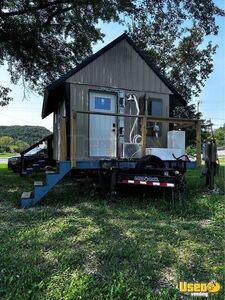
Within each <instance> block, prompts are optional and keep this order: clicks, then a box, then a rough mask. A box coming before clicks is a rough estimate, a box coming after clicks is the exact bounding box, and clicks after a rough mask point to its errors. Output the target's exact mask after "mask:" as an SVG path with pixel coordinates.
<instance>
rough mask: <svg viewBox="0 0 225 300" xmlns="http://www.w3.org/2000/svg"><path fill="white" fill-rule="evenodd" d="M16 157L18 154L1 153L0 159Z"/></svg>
mask: <svg viewBox="0 0 225 300" xmlns="http://www.w3.org/2000/svg"><path fill="white" fill-rule="evenodd" d="M16 155H17V153H0V158H9V157H12V156H16Z"/></svg>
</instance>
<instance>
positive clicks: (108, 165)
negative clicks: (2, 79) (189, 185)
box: [21, 111, 201, 208]
mask: <svg viewBox="0 0 225 300" xmlns="http://www.w3.org/2000/svg"><path fill="white" fill-rule="evenodd" d="M79 113H80V114H88V115H91V114H98V115H103V113H99V112H98V113H97V112H90V111H88V112H84V111H82V112H81V111H77V112H74V113H73V115H72V120H71V122H72V133H73V134H72V135H71V140H72V141H73V143H72V147H71V149H70V150H71V151H70V154H71V159H70V160H67V159H66V157H67V144H66V143H63V144H62V145H64V147H61V153H60V155H61V157H62V158H63V157H64V158H65V159H62V160H60V161H59V162H57V163H56V165H57V170H56V171H46V180H45V182H40V181H38V182H35V183H34V190H33V191H31V192H25V193H23V194H22V197H21V207H23V208H27V207H29V206H33V205H35V204H36V203H37V202H39V201H40V200H41V199H42V198H43V197H44V196H45V195H46V194H47V193H48V192H49V191H50V190H51V189H52V188H53V187H54V186H55V185H56V184H57V183H58V182H59V181H60V180H61V179H62V178H63V177H64V176H65V175H66V174H68V173H69V172H72V173H74V174H75V175H76V177H86V178H87V177H92V178H93V177H94V178H95V180H96V182H98V184H99V187H100V188H101V189H102V190H103V191H104V192H110V193H111V195H116V194H117V191H118V189H119V188H120V187H121V186H127V187H132V186H139V187H143V188H147V189H156V188H157V189H158V188H160V189H162V190H164V191H170V192H171V197H172V200H175V199H179V200H181V198H182V194H183V192H184V191H185V188H186V181H185V172H186V170H187V165H188V164H189V166H190V162H189V159H188V156H187V155H186V154H182V155H180V156H177V155H176V154H177V153H178V152H179V151H181V152H182V151H183V150H182V149H176V148H152V149H151V148H147V147H146V133H147V129H148V124H149V123H150V124H152V122H156V121H157V122H158V123H160V122H168V123H173V124H174V123H176V124H185V125H188V126H193V125H194V126H195V127H196V144H197V149H198V153H197V154H198V155H197V164H198V165H199V164H201V121H200V120H190V119H176V118H165V117H163V118H160V117H157V118H156V117H154V118H153V117H147V116H145V115H144V116H143V115H125V114H123V115H121V114H116V117H121V116H122V117H124V118H135V119H136V118H140V119H141V132H140V133H141V134H140V136H141V141H140V143H134V145H135V148H134V149H133V154H134V153H135V152H136V146H137V144H138V152H139V153H140V155H139V157H138V158H137V157H132V156H133V155H131V157H130V158H126V157H123V158H119V157H116V158H110V159H104V158H100V159H93V158H91V159H89V160H79V159H78V160H76V141H77V132H76V128H77V124H76V122H77V115H78V114H79ZM104 115H106V116H108V117H110V116H111V115H112V114H107V113H104ZM63 130H66V126H65V124H63V119H62V122H61V137H62V139H63V138H64V139H65V136H66V135H65V131H63ZM118 139H119V136H118ZM124 144H125V145H127V143H124ZM128 144H129V145H132V143H128ZM152 150H154V151H155V152H154V151H153V153H159V152H163V153H165V152H166V153H167V154H168V153H169V156H170V157H169V159H161V158H160V157H159V156H160V155H159V156H156V155H153V154H149V153H152ZM199 150H200V151H199ZM124 155H125V153H124ZM194 167H195V165H194Z"/></svg>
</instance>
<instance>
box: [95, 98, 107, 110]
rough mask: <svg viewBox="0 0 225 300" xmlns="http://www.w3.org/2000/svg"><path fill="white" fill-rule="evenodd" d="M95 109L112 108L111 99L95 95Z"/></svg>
mask: <svg viewBox="0 0 225 300" xmlns="http://www.w3.org/2000/svg"><path fill="white" fill-rule="evenodd" d="M95 109H104V110H111V99H110V98H104V97H95Z"/></svg>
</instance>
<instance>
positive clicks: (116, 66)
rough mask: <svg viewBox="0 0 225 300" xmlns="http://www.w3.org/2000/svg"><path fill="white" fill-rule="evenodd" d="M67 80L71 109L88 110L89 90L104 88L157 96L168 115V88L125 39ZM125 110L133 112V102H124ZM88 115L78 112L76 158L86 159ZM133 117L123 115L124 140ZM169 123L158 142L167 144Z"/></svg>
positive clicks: (164, 126)
mask: <svg viewBox="0 0 225 300" xmlns="http://www.w3.org/2000/svg"><path fill="white" fill-rule="evenodd" d="M67 82H69V83H70V99H71V100H70V101H71V105H70V107H71V113H72V112H73V111H77V110H82V111H88V110H89V92H90V91H97V92H100V91H103V92H111V93H117V94H118V93H119V91H125V93H126V94H135V95H136V97H137V98H139V97H143V96H144V95H145V96H146V98H149V97H150V98H157V99H161V100H162V102H163V116H169V94H171V92H170V90H169V89H168V88H167V86H166V85H165V84H164V83H163V82H162V81H161V79H160V78H159V77H158V76H157V75H156V74H155V73H154V71H153V70H151V68H150V67H149V66H148V65H147V64H146V63H145V61H144V60H143V59H142V58H141V57H140V56H139V55H138V54H137V53H136V51H135V50H134V49H133V48H132V47H131V46H130V45H129V44H128V43H127V41H126V40H123V41H121V42H120V43H119V44H117V45H115V46H114V47H113V48H111V49H110V50H108V51H107V52H106V53H104V54H103V55H102V56H100V57H99V58H97V59H96V60H94V61H93V62H91V63H90V64H89V65H87V66H86V67H84V68H83V69H81V70H80V71H79V72H77V73H76V74H75V75H73V76H71V77H70V78H69V79H68V80H67ZM125 110H126V111H125V113H127V114H130V113H132V114H135V113H136V110H135V106H134V103H133V104H130V103H126V109H125ZM88 120H89V117H88V115H84V114H77V139H76V147H77V149H76V155H77V159H78V160H79V159H82V160H83V159H89V141H88V136H89V132H88V131H89V129H88V128H89V121H88ZM133 121H134V119H131V118H126V119H125V141H126V142H129V132H130V129H131V126H132V124H133ZM167 131H168V126H167V125H166V124H164V125H162V134H161V136H160V142H161V144H162V146H163V147H166V139H167ZM149 146H154V139H153V138H150V137H149V138H147V147H149Z"/></svg>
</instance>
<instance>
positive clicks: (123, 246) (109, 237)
mask: <svg viewBox="0 0 225 300" xmlns="http://www.w3.org/2000/svg"><path fill="white" fill-rule="evenodd" d="M6 173H7V174H8V175H7V176H8V177H7V179H4V180H6V181H5V185H6V195H8V194H9V193H10V192H9V189H10V188H14V187H19V188H21V189H22V188H24V187H25V185H27V184H31V181H32V178H27V179H26V180H24V179H21V178H16V177H15V175H14V174H11V173H10V172H9V171H8V172H6ZM1 183H2V181H1ZM67 184H68V181H67ZM193 184H195V181H194V180H193ZM65 187H66V190H65ZM77 194H80V196H79V197H78V196H77ZM1 195H2V192H1ZM193 196H195V197H194V198H193V199H192V198H190V200H189V202H186V203H189V204H188V205H187V204H183V206H178V205H176V206H175V207H174V206H172V205H171V203H169V202H167V201H163V200H162V199H158V200H157V199H155V200H154V201H150V200H149V199H146V198H145V199H134V198H131V197H130V198H129V197H128V198H127V199H125V198H123V199H116V200H112V199H108V198H107V197H105V198H100V197H99V196H98V194H96V193H95V191H94V190H93V189H91V188H90V189H89V190H87V189H85V188H81V187H77V186H74V185H70V184H69V185H66V181H65V182H64V184H61V185H59V186H58V187H57V188H56V189H55V190H54V191H53V192H52V193H50V194H49V195H48V196H47V197H46V199H45V200H44V202H43V203H44V205H45V206H43V204H42V205H40V206H38V207H36V208H32V209H28V210H17V209H13V206H14V198H13V197H15V195H14V196H13V197H12V198H9V202H10V203H11V208H10V207H8V206H7V207H6V208H5V209H3V210H2V211H0V213H1V218H0V220H1V221H0V222H1V230H0V232H1V236H0V240H1V241H3V242H2V243H1V245H2V246H1V247H0V256H1V260H0V267H1V277H0V286H1V288H0V298H1V299H79V298H80V299H90V298H93V299H154V300H155V299H173V296H174V295H175V294H176V290H175V288H174V287H175V286H176V284H177V283H178V282H179V280H182V279H185V280H193V279H194V278H196V279H197V280H198V281H200V280H203V281H205V280H209V279H212V276H214V278H215V279H217V280H219V281H222V279H223V275H222V268H221V265H222V264H223V255H222V254H221V253H223V252H222V238H223V233H222V231H221V228H219V226H218V225H215V224H214V220H213V219H212V218H211V217H212V216H213V214H214V211H213V207H214V206H212V205H211V204H210V203H209V201H210V200H209V199H208V198H207V197H206V198H205V199H203V201H202V200H201V199H199V198H198V197H199V195H198V193H195V194H194V192H193ZM1 199H2V198H1ZM4 203H5V202H4V201H3V204H4ZM185 205H187V206H185ZM184 207H186V211H185V212H184ZM197 208H198V209H199V210H200V212H198V211H197V210H196V209H197ZM209 218H211V219H210V220H208V219H209ZM217 226H218V227H217ZM171 285H172V286H173V288H171ZM151 291H154V292H155V293H156V294H157V291H158V292H159V291H161V293H162V295H161V296H156V294H155V295H152V292H151ZM162 291H166V293H167V294H165V296H163V292H162ZM171 291H172V292H171ZM129 295H130V296H129ZM66 297H67V298H66ZM219 297H220V296H218V297H215V299H220V298H219ZM174 299H175V298H174ZM177 299H179V298H177ZM221 299H222V298H221Z"/></svg>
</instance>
